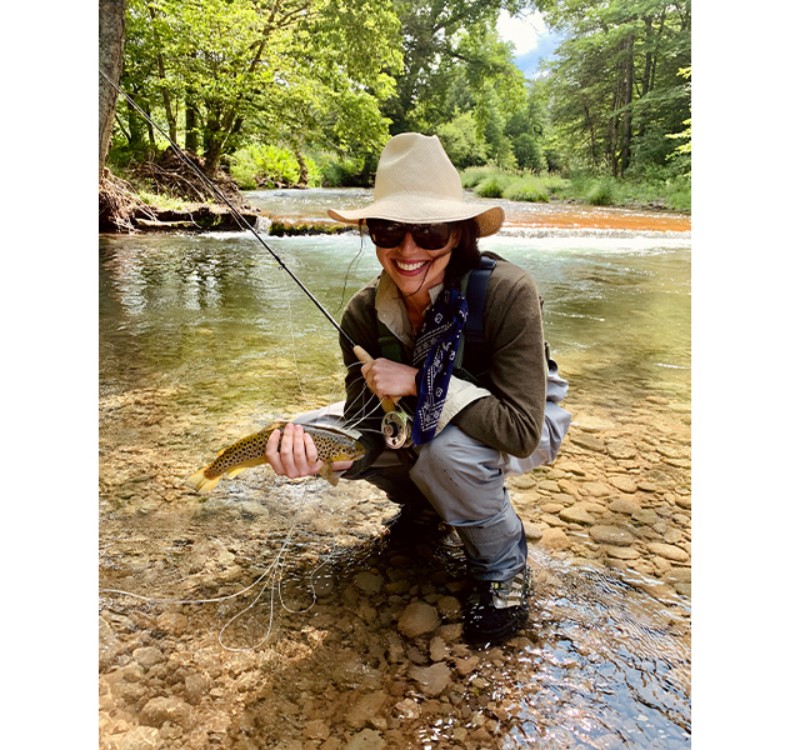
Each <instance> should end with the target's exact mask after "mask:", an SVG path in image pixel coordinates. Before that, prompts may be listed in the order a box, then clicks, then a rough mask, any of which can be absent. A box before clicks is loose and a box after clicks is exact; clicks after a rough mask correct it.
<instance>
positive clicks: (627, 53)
mask: <svg viewBox="0 0 800 750" xmlns="http://www.w3.org/2000/svg"><path fill="white" fill-rule="evenodd" d="M540 7H541V9H542V10H543V12H544V15H545V18H546V20H547V22H548V23H549V24H550V25H551V26H552V27H554V28H556V29H558V30H560V31H562V32H563V33H564V34H565V36H566V41H564V42H563V43H562V44H561V45H560V47H559V49H558V50H557V53H556V60H555V62H554V63H553V64H552V65H551V66H550V68H549V76H548V78H547V86H548V91H549V99H550V107H551V115H552V119H553V122H554V128H555V133H556V137H557V140H558V142H559V143H560V146H561V150H562V153H563V154H565V155H567V154H569V155H570V157H569V162H570V163H571V164H572V166H573V167H582V166H590V167H601V166H602V167H604V168H605V169H606V170H608V171H610V172H611V174H613V175H615V176H620V177H621V176H623V175H624V174H626V173H627V172H628V171H629V170H630V169H632V168H639V169H642V168H643V167H644V166H645V165H649V164H650V165H651V164H662V165H663V164H664V163H666V160H667V156H668V155H669V153H670V152H671V151H672V149H673V148H674V145H673V144H672V143H670V142H669V139H668V138H667V134H669V133H673V132H676V131H677V130H679V129H680V128H681V124H682V122H683V121H684V120H686V119H687V118H688V117H689V107H690V95H689V92H688V88H687V87H686V86H685V84H684V82H683V81H682V80H680V78H679V77H678V71H679V69H681V68H683V67H686V66H688V65H689V64H690V55H691V10H690V3H689V0H676V1H674V2H673V1H671V0H608V2H604V3H600V4H598V3H597V2H595V1H594V0H541V2H540Z"/></svg>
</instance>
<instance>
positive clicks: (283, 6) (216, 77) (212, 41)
mask: <svg viewBox="0 0 800 750" xmlns="http://www.w3.org/2000/svg"><path fill="white" fill-rule="evenodd" d="M128 18H129V23H128V30H129V35H128V39H129V45H128V48H127V49H128V54H126V66H125V81H126V86H127V87H128V89H129V90H131V91H132V92H133V93H134V94H135V95H137V96H138V97H139V99H140V101H141V102H142V103H143V104H142V106H143V108H145V109H148V110H150V111H153V110H155V109H156V108H157V109H158V112H159V114H160V115H161V116H163V118H164V120H165V121H166V126H167V128H168V131H169V133H170V136H171V137H172V138H173V139H174V140H178V139H179V136H180V132H181V131H183V132H184V134H185V135H184V145H186V146H187V147H191V148H193V149H201V150H202V152H203V156H204V158H205V166H206V169H207V170H208V171H209V172H213V171H214V170H215V169H216V168H217V166H218V165H219V163H220V160H221V158H222V156H223V154H226V153H232V152H233V151H235V150H236V148H237V147H238V146H239V145H240V144H241V143H242V141H243V139H244V138H253V137H256V136H258V137H260V138H261V139H263V140H270V139H275V140H281V139H282V140H283V141H284V142H289V143H290V144H291V145H292V147H293V148H294V149H296V150H297V151H299V150H300V149H301V148H302V146H303V145H304V144H305V143H307V142H308V141H309V140H312V141H313V140H315V139H320V138H323V137H330V138H331V139H332V140H333V142H334V145H336V146H337V147H340V148H341V147H342V146H343V142H344V143H346V144H360V143H368V144H369V145H370V146H371V147H374V146H375V144H376V143H379V142H380V141H381V139H384V140H385V137H386V133H387V129H388V123H387V122H386V121H385V120H383V119H382V118H381V116H380V113H379V111H378V103H379V102H380V101H381V100H382V99H384V98H386V97H387V96H388V95H389V94H390V93H391V92H392V86H393V79H392V77H391V72H392V70H394V69H396V68H397V66H398V65H399V60H400V58H399V38H398V28H399V26H398V22H397V19H396V16H395V14H394V12H393V10H392V7H391V2H390V0H353V1H352V2H348V3H345V2H343V1H342V0H129V11H128ZM181 113H183V125H182V123H181ZM318 117H323V118H327V119H328V121H329V122H334V123H335V124H336V125H337V127H334V128H332V129H330V130H328V131H326V130H325V129H324V128H321V127H314V125H315V123H316V122H317V118H318ZM255 128H257V129H258V133H254V129H255ZM345 128H347V129H348V130H347V131H346V132H345ZM152 140H153V136H152V134H151V141H152ZM345 147H346V146H345Z"/></svg>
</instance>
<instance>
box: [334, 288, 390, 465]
mask: <svg viewBox="0 0 800 750" xmlns="http://www.w3.org/2000/svg"><path fill="white" fill-rule="evenodd" d="M374 309H375V288H374V286H368V287H365V288H364V289H362V290H361V291H359V292H357V293H356V295H355V296H354V297H353V299H351V300H350V302H349V304H348V305H347V308H346V309H345V311H344V315H343V316H342V330H344V332H345V333H346V334H347V335H348V336H349V337H350V338H351V339H352V340H353V341H355V342H356V343H357V344H359V345H360V346H361V347H363V348H364V349H365V350H366V351H367V352H368V353H369V354H370V355H371V356H372V357H379V356H380V351H379V349H380V346H379V343H378V325H377V321H376V318H375V314H374V312H373V311H374ZM339 346H340V347H341V350H342V360H343V361H344V365H345V367H346V368H347V374H346V375H345V381H344V383H345V406H344V418H345V420H346V423H347V425H348V426H350V427H351V428H353V429H355V430H358V431H359V432H360V433H361V440H362V442H363V443H364V446H365V447H366V449H367V452H366V455H365V456H363V457H362V458H361V459H359V460H358V461H356V463H354V464H353V466H352V467H350V468H349V469H348V470H347V471H346V472H345V473H344V474H343V475H342V476H344V477H345V478H346V479H354V478H356V477H357V476H358V475H359V474H360V473H361V472H362V471H363V470H364V469H366V468H367V467H368V466H370V465H371V464H372V463H374V461H375V459H376V458H377V457H378V456H379V455H380V454H381V452H382V451H383V450H384V448H385V447H386V446H385V443H384V440H383V433H382V432H381V420H382V419H383V410H382V409H381V406H380V403H379V402H378V399H377V398H376V397H375V396H374V395H373V393H372V391H370V390H369V388H368V387H367V384H366V383H365V382H364V377H363V375H362V374H361V362H360V361H359V360H358V358H357V357H356V355H355V352H353V347H352V345H351V344H350V342H349V341H347V339H345V338H344V336H339Z"/></svg>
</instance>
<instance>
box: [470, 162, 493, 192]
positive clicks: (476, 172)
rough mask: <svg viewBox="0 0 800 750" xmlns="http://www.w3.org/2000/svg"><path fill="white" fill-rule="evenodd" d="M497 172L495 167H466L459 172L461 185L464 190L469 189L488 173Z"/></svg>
mask: <svg viewBox="0 0 800 750" xmlns="http://www.w3.org/2000/svg"><path fill="white" fill-rule="evenodd" d="M497 173H498V172H497V168H496V167H490V166H482V167H467V168H466V169H465V170H464V171H463V172H461V185H462V186H463V187H464V188H465V189H466V190H471V189H472V188H474V187H475V186H476V185H477V184H478V183H479V182H481V181H482V180H485V179H486V178H487V177H489V176H490V175H494V174H497Z"/></svg>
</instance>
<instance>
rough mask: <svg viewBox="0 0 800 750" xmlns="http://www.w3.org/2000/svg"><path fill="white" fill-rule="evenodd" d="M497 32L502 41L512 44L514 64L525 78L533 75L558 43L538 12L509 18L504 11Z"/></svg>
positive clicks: (501, 13) (557, 39)
mask: <svg viewBox="0 0 800 750" xmlns="http://www.w3.org/2000/svg"><path fill="white" fill-rule="evenodd" d="M497 31H498V32H499V34H500V36H501V38H502V39H503V40H504V41H506V42H512V43H513V44H514V47H515V48H516V56H515V58H514V62H516V64H517V67H518V68H519V69H520V70H521V71H522V72H523V74H524V75H525V77H526V78H532V77H533V76H534V75H535V73H536V70H537V68H538V65H539V61H540V60H542V59H543V58H545V57H548V56H551V55H552V54H553V51H554V50H555V48H556V46H557V45H558V43H559V41H560V40H559V38H558V37H557V36H556V35H555V34H552V33H550V31H549V29H548V28H547V25H546V24H545V22H544V20H543V19H542V16H541V14H540V13H539V12H538V11H537V12H534V13H529V14H527V15H525V16H522V17H515V18H510V17H509V15H508V13H506V11H501V12H500V20H499V21H498V24H497Z"/></svg>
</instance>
